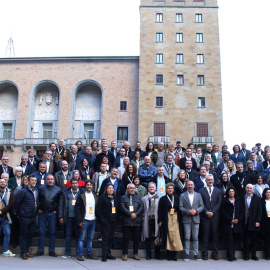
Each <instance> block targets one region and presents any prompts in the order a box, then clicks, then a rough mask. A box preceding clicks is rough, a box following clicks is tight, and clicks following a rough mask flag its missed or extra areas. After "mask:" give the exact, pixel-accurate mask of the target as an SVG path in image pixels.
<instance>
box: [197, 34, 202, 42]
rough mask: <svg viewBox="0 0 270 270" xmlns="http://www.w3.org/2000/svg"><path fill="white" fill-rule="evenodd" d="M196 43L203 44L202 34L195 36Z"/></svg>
mask: <svg viewBox="0 0 270 270" xmlns="http://www.w3.org/2000/svg"><path fill="white" fill-rule="evenodd" d="M196 42H199V43H201V42H203V34H202V33H197V34H196Z"/></svg>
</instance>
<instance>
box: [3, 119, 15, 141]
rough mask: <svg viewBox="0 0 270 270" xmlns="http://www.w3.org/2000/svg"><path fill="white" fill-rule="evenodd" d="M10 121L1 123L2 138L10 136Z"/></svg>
mask: <svg viewBox="0 0 270 270" xmlns="http://www.w3.org/2000/svg"><path fill="white" fill-rule="evenodd" d="M12 129H13V125H12V123H3V139H11V138H12Z"/></svg>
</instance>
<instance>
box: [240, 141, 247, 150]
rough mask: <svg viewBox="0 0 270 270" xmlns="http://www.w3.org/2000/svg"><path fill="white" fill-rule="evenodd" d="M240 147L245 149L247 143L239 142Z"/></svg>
mask: <svg viewBox="0 0 270 270" xmlns="http://www.w3.org/2000/svg"><path fill="white" fill-rule="evenodd" d="M241 147H242V149H243V150H246V148H247V144H246V143H245V142H242V143H241Z"/></svg>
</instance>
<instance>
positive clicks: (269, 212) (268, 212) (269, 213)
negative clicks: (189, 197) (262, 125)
mask: <svg viewBox="0 0 270 270" xmlns="http://www.w3.org/2000/svg"><path fill="white" fill-rule="evenodd" d="M0 208H1V207H0ZM267 217H270V211H267Z"/></svg>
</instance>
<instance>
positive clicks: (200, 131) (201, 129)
mask: <svg viewBox="0 0 270 270" xmlns="http://www.w3.org/2000/svg"><path fill="white" fill-rule="evenodd" d="M197 137H208V124H207V123H197Z"/></svg>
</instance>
